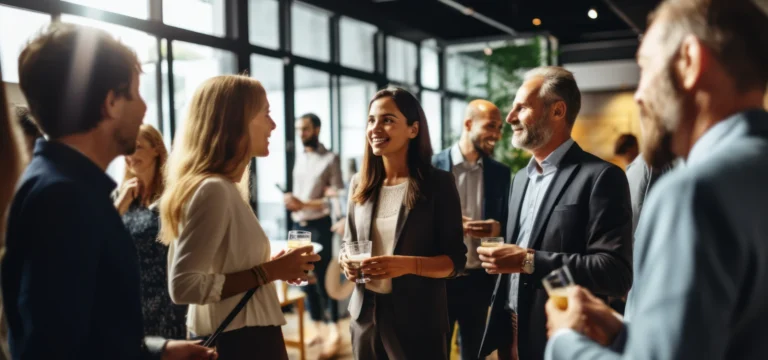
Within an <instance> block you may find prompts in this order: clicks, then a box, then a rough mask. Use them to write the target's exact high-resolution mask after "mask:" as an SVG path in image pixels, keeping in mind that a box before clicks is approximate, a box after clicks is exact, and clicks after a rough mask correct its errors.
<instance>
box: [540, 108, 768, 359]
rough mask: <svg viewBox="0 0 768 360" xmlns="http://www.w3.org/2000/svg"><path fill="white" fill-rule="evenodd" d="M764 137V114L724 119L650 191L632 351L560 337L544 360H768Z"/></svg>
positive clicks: (567, 333)
mask: <svg viewBox="0 0 768 360" xmlns="http://www.w3.org/2000/svg"><path fill="white" fill-rule="evenodd" d="M758 134H762V136H759V135H758ZM766 134H768V113H766V112H765V111H763V110H752V111H747V112H742V113H739V114H736V115H734V116H732V117H730V118H728V119H726V120H723V121H722V122H720V123H718V124H716V125H715V126H713V127H712V128H710V129H709V130H708V131H707V132H705V133H704V135H703V136H702V137H701V138H700V139H699V140H698V141H697V142H696V143H695V144H694V146H693V148H692V149H691V151H690V153H689V155H688V159H687V161H686V166H684V167H676V168H675V169H674V170H672V171H671V172H669V173H668V174H667V175H664V176H663V177H662V178H661V179H659V181H658V182H657V183H656V185H654V187H653V188H652V189H651V191H650V193H649V196H648V200H647V201H646V204H645V206H644V208H643V212H642V214H641V215H640V221H639V223H638V227H637V233H636V240H635V248H634V264H633V266H634V268H633V271H634V276H635V279H634V284H633V287H632V290H631V291H630V293H629V300H628V303H627V308H626V317H625V323H624V326H625V328H624V332H623V334H622V336H620V338H622V339H625V340H626V343H623V342H617V343H616V344H614V346H613V348H612V349H608V348H605V347H602V346H600V345H599V344H597V343H595V342H593V341H591V340H590V339H588V338H587V337H585V336H582V335H580V334H579V333H576V332H575V331H572V330H569V329H566V330H559V331H558V332H556V333H555V335H554V336H552V337H551V338H550V340H549V342H548V343H547V348H546V352H545V359H547V360H581V359H589V360H614V359H637V360H645V359H654V360H672V359H696V360H710V359H712V360H715V359H717V360H721V359H740V360H757V359H765V358H766V357H767V356H768V341H765V340H766V339H768V326H766V324H768V301H766V298H768V265H767V264H768V221H765V219H766V214H768V191H766V189H767V188H768V185H766V184H768V155H766V154H768V138H767V137H766Z"/></svg>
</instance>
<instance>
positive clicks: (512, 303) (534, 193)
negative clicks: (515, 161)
mask: <svg viewBox="0 0 768 360" xmlns="http://www.w3.org/2000/svg"><path fill="white" fill-rule="evenodd" d="M572 145H573V139H568V140H567V141H566V142H564V143H562V144H560V146H558V147H557V149H555V151H553V152H552V153H550V154H549V155H548V156H547V157H546V158H545V159H544V161H542V162H541V165H540V166H541V171H539V164H537V163H536V159H534V158H531V161H530V162H528V166H527V167H526V168H525V170H526V173H527V175H528V188H527V189H526V190H525V196H524V197H523V206H522V207H521V208H520V220H519V222H518V226H520V231H519V233H518V235H517V242H516V243H517V245H518V246H520V247H523V248H526V247H528V244H529V243H530V241H531V232H532V231H533V225H534V223H535V222H536V217H537V216H538V215H539V208H540V207H541V203H542V201H543V200H544V196H545V195H546V194H547V191H548V190H549V184H551V183H552V179H554V178H555V173H557V169H558V168H559V167H560V162H561V161H562V160H563V157H564V156H565V153H567V152H568V150H569V149H570V148H571V146H572ZM519 284H520V274H511V275H510V276H509V296H508V297H507V307H508V308H509V309H510V310H512V311H515V312H517V293H518V285H519Z"/></svg>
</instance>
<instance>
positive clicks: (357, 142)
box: [339, 76, 377, 181]
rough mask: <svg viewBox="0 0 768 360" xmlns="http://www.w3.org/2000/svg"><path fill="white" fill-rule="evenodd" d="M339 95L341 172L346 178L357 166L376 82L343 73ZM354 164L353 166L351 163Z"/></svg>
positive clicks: (362, 151) (360, 157)
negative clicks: (369, 103) (369, 104)
mask: <svg viewBox="0 0 768 360" xmlns="http://www.w3.org/2000/svg"><path fill="white" fill-rule="evenodd" d="M339 84H340V90H339V94H340V97H341V154H340V157H341V171H342V174H343V176H344V179H345V181H348V180H349V179H350V177H351V176H352V175H354V174H353V171H352V170H351V169H357V170H359V169H360V165H362V161H363V160H362V159H363V154H364V152H365V149H366V140H365V138H366V134H365V129H366V126H367V123H368V102H369V101H371V99H372V98H373V95H374V94H375V93H376V90H377V89H376V84H375V83H373V82H370V81H365V80H360V79H356V78H352V77H346V76H342V77H341V80H340V82H339ZM352 163H354V165H352Z"/></svg>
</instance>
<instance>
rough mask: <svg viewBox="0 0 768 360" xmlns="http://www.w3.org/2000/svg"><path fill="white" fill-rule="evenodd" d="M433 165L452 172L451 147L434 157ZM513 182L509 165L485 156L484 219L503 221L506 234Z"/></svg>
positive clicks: (502, 224)
mask: <svg viewBox="0 0 768 360" xmlns="http://www.w3.org/2000/svg"><path fill="white" fill-rule="evenodd" d="M432 165H434V166H435V167H436V168H438V169H440V170H444V171H448V172H450V171H451V169H452V168H453V159H451V148H447V149H445V150H443V151H441V152H440V153H438V154H436V155H435V156H434V157H432ZM511 182H512V176H511V170H510V169H509V167H508V166H506V165H504V164H502V163H500V162H498V161H496V160H494V159H492V158H491V157H489V156H483V186H484V189H483V194H484V196H483V219H494V220H497V221H498V222H499V223H501V233H502V234H506V225H507V216H506V214H507V207H508V204H509V186H510V183H511Z"/></svg>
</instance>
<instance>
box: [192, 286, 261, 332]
mask: <svg viewBox="0 0 768 360" xmlns="http://www.w3.org/2000/svg"><path fill="white" fill-rule="evenodd" d="M258 289H259V287H258V286H257V287H255V288H253V289H251V290H248V292H246V293H245V295H243V298H242V299H240V302H239V303H237V306H235V308H234V309H232V311H230V312H229V315H227V317H226V318H225V319H224V321H222V322H221V325H219V327H218V328H217V329H216V331H214V332H213V334H211V336H209V337H208V338H207V339H205V342H203V346H205V347H211V346H212V345H213V344H214V342H215V341H216V338H217V337H219V335H221V333H223V332H224V329H226V328H227V326H229V324H230V323H231V322H232V320H234V319H235V316H237V314H239V313H240V311H242V310H243V308H244V307H245V304H247V303H248V300H250V299H251V297H252V296H253V294H254V293H255V292H256V290H258Z"/></svg>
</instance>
